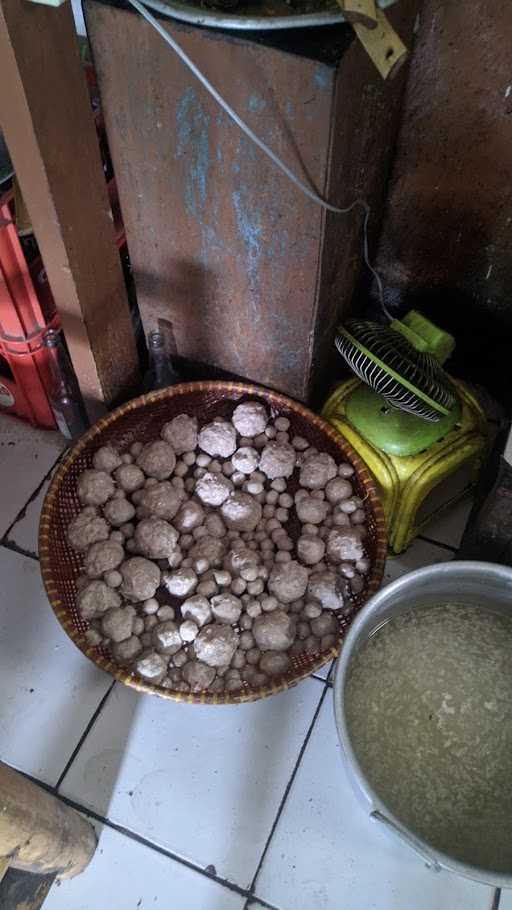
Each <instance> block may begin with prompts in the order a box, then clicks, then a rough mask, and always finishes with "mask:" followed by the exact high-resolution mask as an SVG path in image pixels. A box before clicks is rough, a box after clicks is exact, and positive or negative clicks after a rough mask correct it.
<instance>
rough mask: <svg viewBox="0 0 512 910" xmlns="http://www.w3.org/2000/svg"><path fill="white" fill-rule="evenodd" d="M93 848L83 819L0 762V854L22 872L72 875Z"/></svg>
mask: <svg viewBox="0 0 512 910" xmlns="http://www.w3.org/2000/svg"><path fill="white" fill-rule="evenodd" d="M95 850H96V834H95V831H94V828H93V826H92V825H91V824H89V822H87V821H85V819H83V818H82V816H81V815H79V814H78V812H75V811H74V810H73V809H70V808H69V806H66V805H65V804H64V803H62V802H60V800H59V799H57V797H55V796H52V795H51V794H50V793H47V792H46V791H45V790H42V789H41V788H40V787H37V786H36V785H35V784H33V783H32V782H31V781H29V780H27V778H26V777H23V775H21V774H18V773H17V772H16V771H13V769H12V768H9V767H8V766H7V765H4V764H2V763H0V857H7V858H8V859H9V865H10V866H13V867H14V868H18V869H25V870H26V871H28V872H37V873H39V874H43V875H46V874H50V873H53V872H57V873H58V874H59V876H60V877H61V878H72V877H73V876H74V875H78V873H79V872H82V871H83V870H84V869H85V867H86V866H87V865H88V864H89V862H90V860H91V859H92V857H93V855H94V851H95Z"/></svg>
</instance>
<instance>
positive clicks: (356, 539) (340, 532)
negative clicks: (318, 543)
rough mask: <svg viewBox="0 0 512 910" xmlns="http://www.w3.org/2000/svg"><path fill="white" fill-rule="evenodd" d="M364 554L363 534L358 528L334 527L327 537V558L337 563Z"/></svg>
mask: <svg viewBox="0 0 512 910" xmlns="http://www.w3.org/2000/svg"><path fill="white" fill-rule="evenodd" d="M363 556H364V548H363V544H362V541H361V535H360V533H359V531H358V530H357V529H356V528H333V529H332V531H329V534H328V537H327V559H328V560H329V562H333V563H335V564H337V563H341V562H345V561H346V560H354V561H355V560H358V559H362V558H363Z"/></svg>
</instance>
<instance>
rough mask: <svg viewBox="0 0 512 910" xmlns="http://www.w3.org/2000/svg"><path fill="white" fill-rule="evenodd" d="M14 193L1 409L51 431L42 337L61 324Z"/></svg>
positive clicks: (0, 290) (1, 323) (4, 229)
mask: <svg viewBox="0 0 512 910" xmlns="http://www.w3.org/2000/svg"><path fill="white" fill-rule="evenodd" d="M86 76H87V80H88V83H89V88H90V91H91V103H92V105H93V109H94V116H95V120H96V128H97V131H98V141H99V144H100V149H101V153H102V159H103V168H104V171H105V178H106V180H107V183H108V193H109V199H110V206H111V209H112V216H113V221H114V229H115V235H116V241H117V244H118V247H119V250H120V253H121V256H122V257H124V259H126V258H127V251H126V238H125V233H124V226H123V222H122V217H121V211H120V208H119V201H118V196H117V188H116V184H115V180H114V179H113V177H112V170H111V163H110V156H109V154H108V145H107V140H106V135H105V129H104V125H103V118H102V115H101V111H100V110H99V105H98V102H97V99H96V98H95V97H94V96H93V89H94V87H95V79H94V73H93V71H92V67H90V66H87V67H86ZM13 196H14V194H13V192H12V190H9V191H7V192H6V193H4V195H0V411H6V412H9V413H11V414H16V415H18V416H19V417H23V418H24V419H25V420H28V421H30V422H31V423H32V424H34V425H36V426H40V427H49V428H52V427H55V420H54V417H53V413H52V410H51V408H50V404H49V401H48V396H47V393H46V388H47V381H48V372H47V359H46V351H45V348H44V347H43V343H42V340H43V335H44V333H45V332H46V331H47V330H48V329H50V328H52V329H56V328H59V326H60V321H59V317H58V314H57V310H56V306H55V302H54V299H53V296H52V293H51V290H50V286H49V283H48V278H47V275H46V271H45V268H44V264H43V262H42V259H41V257H40V255H39V250H38V247H37V243H36V241H35V239H34V237H33V236H30V237H29V238H20V237H18V233H17V230H16V224H15V213H14V198H13Z"/></svg>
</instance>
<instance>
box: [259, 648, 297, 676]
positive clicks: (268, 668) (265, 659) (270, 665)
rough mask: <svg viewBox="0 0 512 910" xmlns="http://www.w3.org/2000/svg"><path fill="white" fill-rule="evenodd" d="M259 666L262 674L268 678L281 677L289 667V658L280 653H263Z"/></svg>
mask: <svg viewBox="0 0 512 910" xmlns="http://www.w3.org/2000/svg"><path fill="white" fill-rule="evenodd" d="M259 666H260V670H261V671H262V673H267V674H268V676H282V674H283V673H286V671H287V670H288V669H289V667H290V658H289V657H288V655H287V654H284V653H283V652H282V651H265V653H264V654H262V655H261V660H260V664H259Z"/></svg>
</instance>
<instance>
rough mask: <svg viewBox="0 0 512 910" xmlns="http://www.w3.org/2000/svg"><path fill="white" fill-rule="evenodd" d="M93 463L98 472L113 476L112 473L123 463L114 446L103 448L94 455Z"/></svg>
mask: <svg viewBox="0 0 512 910" xmlns="http://www.w3.org/2000/svg"><path fill="white" fill-rule="evenodd" d="M92 463H93V465H94V467H95V468H96V470H97V471H105V473H106V474H112V471H115V469H116V468H118V467H119V465H120V464H122V463H123V462H122V459H121V456H120V455H119V453H118V452H116V450H115V449H114V447H113V446H102V447H101V449H98V451H97V452H95V453H94V456H93V459H92Z"/></svg>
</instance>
